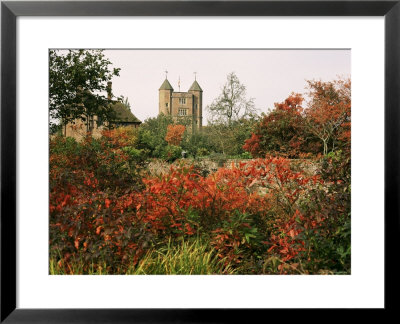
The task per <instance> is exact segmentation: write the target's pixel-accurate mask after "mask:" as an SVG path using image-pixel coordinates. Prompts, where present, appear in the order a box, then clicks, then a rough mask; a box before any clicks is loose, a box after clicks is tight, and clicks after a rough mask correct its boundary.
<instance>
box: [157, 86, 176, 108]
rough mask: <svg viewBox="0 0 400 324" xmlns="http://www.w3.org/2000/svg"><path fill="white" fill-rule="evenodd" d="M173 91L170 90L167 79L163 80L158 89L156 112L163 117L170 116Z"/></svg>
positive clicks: (172, 89)
mask: <svg viewBox="0 0 400 324" xmlns="http://www.w3.org/2000/svg"><path fill="white" fill-rule="evenodd" d="M173 91H174V88H172V86H171V84H170V83H169V81H168V79H167V78H165V81H164V82H163V84H162V85H161V87H160V89H158V92H159V106H158V112H159V113H160V114H161V113H163V114H164V115H170V114H171V104H172V102H171V98H172V92H173Z"/></svg>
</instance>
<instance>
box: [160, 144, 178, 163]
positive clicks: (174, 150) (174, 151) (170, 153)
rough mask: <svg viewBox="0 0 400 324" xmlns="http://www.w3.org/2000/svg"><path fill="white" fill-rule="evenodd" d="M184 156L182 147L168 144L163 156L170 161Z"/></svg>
mask: <svg viewBox="0 0 400 324" xmlns="http://www.w3.org/2000/svg"><path fill="white" fill-rule="evenodd" d="M181 157H182V148H181V147H180V146H176V145H167V147H166V148H165V151H164V153H163V158H164V159H165V160H166V161H168V162H173V161H175V160H176V159H179V158H181Z"/></svg>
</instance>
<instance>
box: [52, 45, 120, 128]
mask: <svg viewBox="0 0 400 324" xmlns="http://www.w3.org/2000/svg"><path fill="white" fill-rule="evenodd" d="M110 65H112V63H111V62H110V61H109V60H108V59H107V58H106V57H105V55H104V53H103V50H83V49H79V50H68V51H61V50H50V51H49V109H50V126H51V125H52V124H54V123H55V122H60V121H62V123H63V124H64V125H65V124H66V123H68V122H69V121H73V120H75V119H82V120H83V121H86V120H87V118H88V117H89V116H94V115H97V116H98V117H99V118H101V119H102V120H110V119H112V118H113V117H114V113H113V111H112V109H111V107H110V105H109V101H108V99H107V97H106V96H105V95H104V94H103V93H104V92H105V91H106V90H107V89H108V88H107V82H108V81H110V80H111V79H112V77H113V76H118V75H119V71H120V69H119V68H111V67H110Z"/></svg>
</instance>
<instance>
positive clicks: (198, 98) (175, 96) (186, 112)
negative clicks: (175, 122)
mask: <svg viewBox="0 0 400 324" xmlns="http://www.w3.org/2000/svg"><path fill="white" fill-rule="evenodd" d="M158 109H159V110H158V111H159V113H160V114H161V113H163V114H164V115H169V116H172V117H173V118H176V119H177V118H182V117H188V118H191V119H192V124H193V129H197V130H200V129H201V128H202V126H203V90H202V89H201V87H200V85H199V83H198V82H197V80H196V79H195V80H194V82H193V84H192V86H191V87H190V88H189V90H188V91H187V92H175V91H174V88H172V86H171V84H170V83H169V81H168V79H167V78H165V80H164V82H163V84H162V85H161V87H160V89H159V107H158Z"/></svg>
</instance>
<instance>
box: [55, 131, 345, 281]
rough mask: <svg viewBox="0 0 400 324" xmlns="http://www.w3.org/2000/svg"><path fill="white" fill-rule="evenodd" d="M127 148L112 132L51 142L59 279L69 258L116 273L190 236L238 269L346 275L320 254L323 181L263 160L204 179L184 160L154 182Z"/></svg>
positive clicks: (324, 240) (302, 168) (326, 224)
mask: <svg viewBox="0 0 400 324" xmlns="http://www.w3.org/2000/svg"><path fill="white" fill-rule="evenodd" d="M129 145H131V143H130V142H129V137H128V136H126V134H124V132H119V133H116V131H107V132H105V133H104V134H103V137H102V138H100V139H97V140H96V139H93V138H90V137H88V138H87V139H86V141H84V142H83V143H76V142H75V141H73V140H72V139H68V138H67V139H65V138H60V137H59V138H56V139H54V140H52V141H51V143H50V254H51V256H52V257H53V258H56V259H57V260H58V261H57V262H58V263H59V264H60V265H61V266H62V267H64V270H65V272H66V273H74V270H73V268H72V267H71V264H73V262H77V261H83V264H84V265H85V266H84V268H83V269H82V272H83V273H85V272H87V271H88V269H89V267H92V268H99V267H104V265H106V267H107V271H108V273H124V272H125V271H126V269H127V268H129V267H135V266H137V265H138V264H140V262H141V260H142V259H143V258H144V256H145V255H146V253H147V252H148V251H149V250H151V249H154V248H157V247H160V246H165V245H166V244H170V243H171V242H179V241H180V240H182V239H184V240H191V239H198V238H199V237H201V238H202V240H205V241H207V242H209V245H210V251H215V253H216V255H217V256H218V258H219V259H220V260H221V262H222V264H223V266H224V269H228V268H229V267H230V268H232V267H233V268H234V269H238V271H240V273H299V272H301V273H318V272H319V271H322V270H324V269H327V270H329V271H347V270H348V269H347V268H346V267H347V266H348V265H347V263H343V264H342V263H341V258H340V256H337V255H336V254H335V251H334V248H333V247H331V248H330V250H329V249H327V248H324V249H322V250H321V249H320V246H322V244H325V245H326V246H330V245H329V244H330V243H329V242H331V241H332V240H333V239H334V234H333V233H334V231H332V228H330V227H331V226H332V224H331V220H328V216H329V215H330V213H331V211H330V209H331V208H336V206H335V205H334V204H333V202H334V201H335V199H336V198H335V197H336V196H335V195H336V192H335V191H333V192H329V191H328V192H326V188H327V186H328V185H329V186H332V185H330V184H333V183H334V179H332V178H331V177H332V175H328V174H313V175H311V174H310V173H309V172H307V168H308V166H307V165H306V164H304V165H296V164H293V163H292V162H291V161H290V160H288V159H285V158H282V157H264V158H260V159H254V160H250V161H249V162H247V163H236V164H235V163H233V164H232V165H227V166H225V167H223V168H220V169H218V170H217V171H216V172H213V173H211V174H209V175H207V176H205V177H204V176H202V175H201V173H200V172H199V170H198V169H197V168H196V167H195V166H193V165H192V164H190V163H189V164H187V163H183V162H182V163H181V164H178V165H175V166H171V167H170V170H169V172H167V173H166V174H164V175H160V176H153V175H150V174H148V173H147V172H146V170H145V169H144V168H143V167H142V166H141V165H140V164H138V163H137V162H136V161H135V160H133V159H132V156H130V154H129V150H127V149H126V148H127V147H129ZM327 163H328V164H329V163H331V162H329V161H327ZM324 177H325V178H324ZM342 198H343V197H342ZM327 199H328V200H329V201H330V204H325V200H327ZM342 211H343V213H345V212H346V210H345V209H342ZM311 236H312V239H311ZM315 242H319V243H318V244H319V245H318V246H317V245H316V243H315ZM327 254H329V257H328V258H327ZM327 260H328V261H327ZM300 265H301V266H300Z"/></svg>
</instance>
